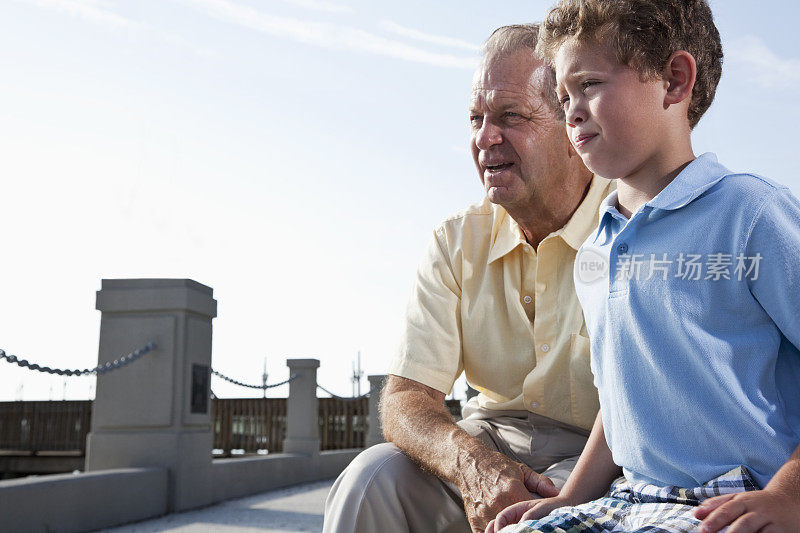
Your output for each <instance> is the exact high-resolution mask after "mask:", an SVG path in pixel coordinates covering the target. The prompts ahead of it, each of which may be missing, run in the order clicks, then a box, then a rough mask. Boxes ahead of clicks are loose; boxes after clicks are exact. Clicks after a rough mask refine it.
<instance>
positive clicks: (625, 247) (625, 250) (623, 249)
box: [617, 242, 628, 254]
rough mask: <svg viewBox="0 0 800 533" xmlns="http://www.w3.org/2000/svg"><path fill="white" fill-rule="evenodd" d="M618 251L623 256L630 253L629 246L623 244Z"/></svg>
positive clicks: (618, 247)
mask: <svg viewBox="0 0 800 533" xmlns="http://www.w3.org/2000/svg"><path fill="white" fill-rule="evenodd" d="M617 251H618V252H619V253H621V254H624V253H626V252H627V251H628V245H627V244H625V243H624V242H623V243H622V244H620V245H619V246H617Z"/></svg>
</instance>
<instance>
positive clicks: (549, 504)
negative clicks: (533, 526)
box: [486, 497, 570, 533]
mask: <svg viewBox="0 0 800 533" xmlns="http://www.w3.org/2000/svg"><path fill="white" fill-rule="evenodd" d="M565 505H570V504H569V502H567V501H565V500H564V499H563V498H559V497H555V498H546V499H543V500H528V501H524V502H519V503H515V504H514V505H511V506H509V507H506V508H505V509H504V510H503V511H502V512H501V513H500V514H498V515H497V518H495V519H494V520H492V521H491V522H489V526H488V527H487V528H486V533H497V532H498V531H500V530H501V529H503V528H504V527H506V526H509V525H511V524H519V523H520V522H522V521H524V520H538V519H539V518H544V517H545V516H547V515H549V514H550V512H551V511H553V510H554V509H558V508H559V507H564V506H565Z"/></svg>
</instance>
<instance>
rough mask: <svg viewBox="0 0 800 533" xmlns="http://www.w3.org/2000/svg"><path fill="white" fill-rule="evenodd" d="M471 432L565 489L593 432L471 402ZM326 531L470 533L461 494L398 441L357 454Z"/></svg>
mask: <svg viewBox="0 0 800 533" xmlns="http://www.w3.org/2000/svg"><path fill="white" fill-rule="evenodd" d="M458 425H459V426H461V428H462V429H464V430H465V431H466V432H467V433H469V434H470V435H472V436H473V437H475V438H477V439H478V440H480V441H481V442H483V443H484V444H486V445H487V446H488V447H489V448H491V449H493V450H497V451H499V452H501V453H503V454H504V455H506V456H508V457H509V458H511V459H513V460H514V461H518V462H520V463H524V464H526V465H528V466H529V467H530V468H531V469H533V470H534V471H536V472H540V473H544V474H545V475H547V476H548V477H549V478H550V479H552V480H553V483H555V484H556V486H557V487H559V488H560V487H561V486H562V485H563V484H564V482H565V481H566V480H567V477H568V476H569V474H570V472H571V471H572V469H573V468H574V467H575V463H576V462H577V459H578V455H580V453H581V450H583V446H584V445H585V444H586V438H587V436H588V431H584V430H582V429H579V428H575V427H572V426H568V425H566V424H562V423H560V422H556V421H555V420H551V419H549V418H545V417H542V416H538V415H535V414H533V413H529V412H527V411H489V410H487V409H481V408H478V407H477V406H476V405H475V404H472V403H468V404H467V405H466V406H464V419H463V420H461V421H460V422H458ZM322 530H323V531H324V532H326V533H352V532H357V533H367V532H381V533H383V532H385V533H395V532H398V533H400V532H429V531H430V532H455V531H459V532H469V531H470V526H469V522H467V517H466V515H465V513H464V507H463V504H462V502H461V497H460V494H459V493H458V490H457V489H456V488H455V486H453V485H452V484H450V483H447V482H443V481H441V480H440V479H439V478H437V477H436V476H433V475H431V474H427V473H425V472H422V471H421V470H420V469H419V467H417V465H415V464H414V463H413V462H412V461H411V460H410V459H409V458H408V457H406V455H405V454H404V453H403V452H401V451H400V449H399V448H397V447H396V446H395V445H394V444H391V443H384V444H378V445H377V446H373V447H371V448H369V449H367V450H365V451H363V452H362V453H360V454H359V455H358V457H356V458H355V459H354V460H353V462H352V463H350V465H349V466H348V467H347V468H346V469H345V470H344V472H342V474H341V475H340V476H339V478H338V479H337V480H336V483H334V485H333V487H332V488H331V491H330V493H329V494H328V499H327V500H326V502H325V522H324V525H323V529H322Z"/></svg>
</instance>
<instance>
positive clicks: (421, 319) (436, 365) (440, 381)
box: [389, 228, 463, 394]
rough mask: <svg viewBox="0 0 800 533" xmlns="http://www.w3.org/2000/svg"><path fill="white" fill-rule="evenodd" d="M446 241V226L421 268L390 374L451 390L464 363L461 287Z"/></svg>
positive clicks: (437, 231)
mask: <svg viewBox="0 0 800 533" xmlns="http://www.w3.org/2000/svg"><path fill="white" fill-rule="evenodd" d="M445 243H446V239H445V235H444V231H443V230H442V228H438V229H437V230H436V231H434V234H433V238H432V239H431V241H430V244H429V245H428V249H427V251H426V253H425V255H424V256H423V258H422V261H421V263H420V265H419V268H418V270H417V277H416V280H415V283H414V289H413V291H412V293H411V298H410V300H409V302H408V307H407V309H406V320H405V324H404V326H403V333H402V335H401V339H400V345H399V347H398V350H397V353H396V354H395V357H394V359H393V360H392V364H391V366H390V368H389V373H390V374H393V375H396V376H400V377H404V378H408V379H413V380H414V381H418V382H420V383H422V384H423V385H427V386H428V387H431V388H434V389H436V390H438V391H440V392H443V393H444V394H448V393H449V392H450V389H452V388H453V383H455V380H456V379H457V378H458V376H459V375H460V374H461V371H462V370H463V364H462V350H461V346H462V345H461V319H460V315H461V287H460V285H459V283H458V281H457V279H456V276H455V274H454V271H453V268H452V262H451V258H450V255H449V254H448V253H447V247H446V244H445Z"/></svg>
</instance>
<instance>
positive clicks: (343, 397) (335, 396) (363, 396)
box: [317, 383, 369, 400]
mask: <svg viewBox="0 0 800 533" xmlns="http://www.w3.org/2000/svg"><path fill="white" fill-rule="evenodd" d="M317 388H318V389H319V390H321V391H322V392H324V393H327V394H330V395H331V396H332V397H334V398H338V399H340V400H360V399H361V398H366V397H367V396H369V392H365V393H364V394H362V395H361V396H339V395H338V394H334V393H332V392H331V391H329V390H328V389H326V388H325V387H323V386H322V385H320V384H319V383H317Z"/></svg>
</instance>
